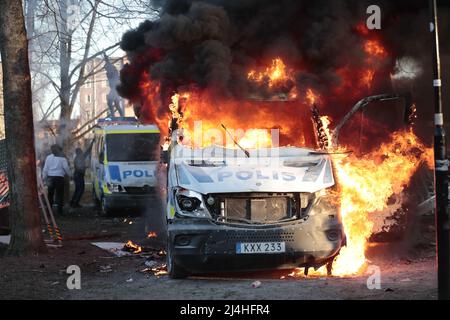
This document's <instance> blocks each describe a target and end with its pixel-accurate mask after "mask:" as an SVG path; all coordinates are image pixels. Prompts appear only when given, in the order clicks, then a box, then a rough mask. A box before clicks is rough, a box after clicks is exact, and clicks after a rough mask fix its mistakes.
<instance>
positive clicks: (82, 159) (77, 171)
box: [70, 140, 94, 208]
mask: <svg viewBox="0 0 450 320" xmlns="http://www.w3.org/2000/svg"><path fill="white" fill-rule="evenodd" d="M93 144H94V140H92V142H91V144H90V145H89V147H88V149H87V150H86V151H85V152H83V150H81V148H77V149H76V150H75V154H76V155H75V159H74V160H73V166H74V172H73V182H74V184H75V191H74V192H73V195H72V200H71V201H70V206H71V207H72V208H80V207H81V206H80V200H81V197H82V196H83V193H84V175H85V173H86V159H87V158H88V157H89V155H90V153H91V150H92V146H93Z"/></svg>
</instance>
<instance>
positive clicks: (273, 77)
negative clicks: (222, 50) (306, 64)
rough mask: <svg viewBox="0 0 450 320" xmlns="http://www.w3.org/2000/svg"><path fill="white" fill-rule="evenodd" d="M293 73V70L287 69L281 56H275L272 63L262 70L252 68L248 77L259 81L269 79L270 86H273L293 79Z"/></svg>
mask: <svg viewBox="0 0 450 320" xmlns="http://www.w3.org/2000/svg"><path fill="white" fill-rule="evenodd" d="M291 73H292V71H291V70H288V69H287V67H286V65H285V64H284V62H283V60H281V58H275V59H273V60H272V65H271V66H270V67H267V68H266V69H265V70H264V71H262V72H257V71H256V70H250V71H249V72H248V74H247V78H248V79H249V80H252V81H255V82H259V83H261V82H264V81H267V83H268V85H269V87H273V86H275V85H278V84H280V83H282V82H285V81H287V80H293V77H292V74H291Z"/></svg>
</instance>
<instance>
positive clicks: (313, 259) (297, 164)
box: [167, 144, 346, 278]
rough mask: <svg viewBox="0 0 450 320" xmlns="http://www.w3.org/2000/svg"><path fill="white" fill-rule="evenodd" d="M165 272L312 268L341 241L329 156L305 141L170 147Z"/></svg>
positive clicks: (343, 239)
mask: <svg viewBox="0 0 450 320" xmlns="http://www.w3.org/2000/svg"><path fill="white" fill-rule="evenodd" d="M170 154H171V157H170V160H169V163H168V177H167V179H168V181H167V183H168V190H167V201H168V203H167V221H168V225H167V228H168V229H167V230H168V248H167V268H168V272H169V274H170V276H171V277H173V278H182V277H185V276H187V275H188V274H195V273H202V272H220V271H225V270H227V271H228V270H248V271H250V270H256V269H274V268H279V269H282V268H291V267H299V266H303V267H307V268H308V267H313V268H319V267H321V266H323V265H327V269H328V271H329V272H331V268H332V263H333V260H334V258H335V257H336V255H338V254H339V250H340V249H341V247H342V246H343V245H345V243H346V237H345V234H344V231H343V226H342V222H341V218H340V215H339V211H338V208H339V206H338V205H337V204H336V198H335V197H334V196H333V194H334V193H333V188H334V186H335V179H334V175H333V166H332V162H331V159H330V156H329V155H327V154H326V153H323V152H322V153H321V152H317V151H314V150H312V149H306V148H295V147H282V148H266V149H253V150H248V151H247V150H240V149H226V148H222V147H217V146H211V147H207V148H201V149H191V148H188V147H185V146H183V145H181V144H175V145H174V146H173V148H172V150H170Z"/></svg>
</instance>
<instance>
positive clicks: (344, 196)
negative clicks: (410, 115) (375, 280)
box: [299, 129, 433, 276]
mask: <svg viewBox="0 0 450 320" xmlns="http://www.w3.org/2000/svg"><path fill="white" fill-rule="evenodd" d="M341 151H342V150H341ZM432 156H433V155H432V149H431V148H427V147H426V146H424V145H423V144H422V143H421V142H420V141H419V139H418V138H417V136H416V135H415V134H414V132H413V131H412V130H411V129H409V130H402V131H397V132H395V133H393V134H392V135H391V136H390V139H389V141H388V142H386V143H383V144H382V145H381V146H380V147H379V148H377V149H376V150H374V151H372V152H370V153H369V154H366V155H364V156H362V157H357V156H355V155H350V156H345V157H343V156H340V155H336V156H334V157H333V158H334V165H335V169H336V175H337V180H338V186H339V196H340V201H341V204H340V206H341V215H342V220H343V224H344V228H345V232H346V234H347V247H344V248H343V249H342V250H341V253H340V254H339V256H338V257H337V260H336V261H335V263H334V266H333V274H334V275H336V276H344V275H351V274H357V273H359V272H361V271H362V270H363V267H364V265H365V263H366V258H365V250H366V247H367V241H368V239H369V237H370V235H371V234H372V229H373V222H372V221H370V219H369V216H368V214H369V213H371V212H375V211H382V210H385V209H386V208H387V203H388V200H389V198H390V197H391V196H393V195H398V194H400V193H401V192H402V191H403V189H404V187H405V186H406V185H407V184H408V182H409V180H410V178H411V176H412V175H413V174H414V172H415V170H417V168H418V167H419V164H420V163H421V162H422V161H424V162H426V163H427V164H428V165H429V166H431V165H432ZM317 273H318V274H326V270H325V268H322V269H320V270H318V271H317ZM299 274H302V272H301V271H299Z"/></svg>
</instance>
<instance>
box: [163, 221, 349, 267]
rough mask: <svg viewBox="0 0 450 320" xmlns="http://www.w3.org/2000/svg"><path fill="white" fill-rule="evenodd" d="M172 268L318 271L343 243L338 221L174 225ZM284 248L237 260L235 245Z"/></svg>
mask: <svg viewBox="0 0 450 320" xmlns="http://www.w3.org/2000/svg"><path fill="white" fill-rule="evenodd" d="M168 228H169V229H168V231H169V239H168V240H169V245H171V250H172V258H173V261H174V263H175V264H177V265H178V266H179V267H181V268H183V269H185V270H186V271H188V272H189V273H194V274H195V273H205V272H206V273H209V272H224V271H255V270H263V269H288V268H295V267H305V266H308V267H320V266H322V265H324V264H326V263H327V262H329V261H331V260H332V259H334V257H335V256H336V255H337V254H338V253H339V250H340V249H341V247H342V246H343V245H345V243H346V239H345V234H344V232H343V227H342V224H341V222H340V221H339V220H338V219H332V218H330V217H329V216H328V215H323V216H316V217H310V218H309V219H307V220H298V221H294V222H291V223H288V224H284V225H282V226H275V227H253V226H242V225H240V226H239V227H237V226H233V225H230V224H219V223H216V222H213V221H211V220H205V219H203V220H202V219H189V218H188V219H174V220H172V221H171V222H170V223H169V225H168ZM262 242H284V244H285V252H283V253H273V254H267V253H264V254H261V253H258V254H241V253H238V252H237V244H239V243H262Z"/></svg>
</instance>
